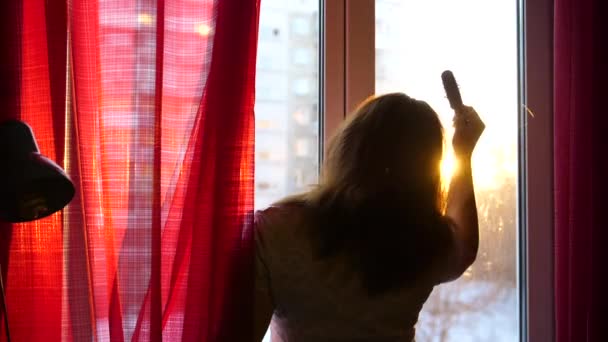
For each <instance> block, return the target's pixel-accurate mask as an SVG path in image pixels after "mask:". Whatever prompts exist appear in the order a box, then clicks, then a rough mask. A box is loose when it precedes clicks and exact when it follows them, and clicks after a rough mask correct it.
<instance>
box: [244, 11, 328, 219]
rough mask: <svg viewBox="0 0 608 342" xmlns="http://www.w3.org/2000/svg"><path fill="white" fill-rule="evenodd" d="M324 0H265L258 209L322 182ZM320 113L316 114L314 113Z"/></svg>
mask: <svg viewBox="0 0 608 342" xmlns="http://www.w3.org/2000/svg"><path fill="white" fill-rule="evenodd" d="M318 13H319V3H318V1H310V0H297V1H272V0H268V1H262V8H261V13H260V34H259V44H258V65H257V76H256V82H257V84H256V104H255V115H256V160H255V162H256V193H255V207H256V208H257V209H259V208H263V207H265V206H268V205H269V204H271V203H272V202H274V201H277V200H279V199H280V198H281V197H284V196H286V195H288V194H291V193H294V192H298V191H302V190H304V189H306V187H307V186H309V185H310V184H312V183H314V182H316V179H317V174H318V164H319V163H318V159H319V153H318V149H317V148H316V146H318V139H319V138H318V137H319V122H318V120H316V119H315V118H316V117H317V116H318V114H317V113H316V111H317V108H318V104H319V95H318V92H317V89H318V87H317V86H316V85H317V84H318V82H319V72H318V57H317V55H318V45H319V38H318V34H317V32H318V29H315V28H314V27H313V26H317V27H318V26H319V21H318V17H319V16H318ZM313 111H314V113H313Z"/></svg>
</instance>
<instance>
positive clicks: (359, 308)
mask: <svg viewBox="0 0 608 342" xmlns="http://www.w3.org/2000/svg"><path fill="white" fill-rule="evenodd" d="M454 127H455V133H454V137H453V140H452V145H453V148H454V152H455V154H456V157H457V160H458V163H459V166H458V169H457V171H456V172H455V174H454V175H453V176H452V179H451V182H450V186H449V190H448V192H447V196H445V195H444V193H443V192H442V191H441V174H440V161H441V159H442V154H443V147H444V137H443V128H442V126H441V123H440V121H439V118H438V117H437V114H436V113H435V112H434V111H433V109H432V108H431V107H430V106H429V105H428V104H427V103H426V102H423V101H419V100H416V99H413V98H410V97H408V96H407V95H404V94H400V93H395V94H387V95H383V96H378V97H374V98H371V99H369V100H367V101H365V102H364V103H362V104H361V105H360V107H359V108H358V109H357V110H356V111H355V112H354V113H353V114H352V115H351V116H350V117H349V118H348V119H347V120H346V121H345V122H344V123H343V125H342V126H341V128H340V129H339V131H338V132H337V133H336V134H335V136H334V137H333V139H332V140H331V143H330V145H329V148H328V151H327V157H326V159H325V161H324V165H323V168H322V174H321V177H320V182H319V184H318V185H317V186H316V187H314V188H313V189H311V190H310V191H308V192H306V193H303V194H299V195H296V196H292V197H289V198H286V199H284V200H282V201H280V202H278V203H276V204H274V205H272V206H271V207H270V208H268V209H266V210H264V211H261V212H258V213H257V214H256V219H255V248H256V250H255V258H256V259H255V293H254V299H255V306H254V307H255V316H254V318H255V319H254V323H255V325H254V327H255V329H254V330H255V340H256V341H260V340H261V339H262V337H263V336H264V333H265V332H266V329H267V328H268V324H269V323H270V322H271V326H272V329H273V342H277V341H276V340H278V341H279V342H280V341H283V342H301V341H315V342H316V341H375V342H379V341H413V340H414V335H415V324H416V322H417V320H418V314H419V312H420V310H421V308H422V305H423V304H424V302H425V301H426V300H427V298H428V297H429V295H430V294H431V291H432V290H433V287H434V286H435V285H437V284H440V283H442V282H447V281H451V280H454V279H456V278H458V277H459V276H460V275H461V274H462V273H463V272H464V271H465V270H466V269H467V268H468V267H469V266H470V265H471V264H472V263H473V261H474V260H475V257H476V254H477V249H478V244H479V234H478V223H477V209H476V205H475V195H474V192H473V180H472V172H471V154H472V153H473V149H474V147H475V145H476V143H477V140H478V139H479V137H480V135H481V133H482V132H483V130H484V128H485V126H484V124H483V122H482V121H481V120H480V118H479V116H478V115H477V113H476V112H475V110H473V108H471V107H467V106H462V107H461V108H458V109H457V110H456V112H455V115H454Z"/></svg>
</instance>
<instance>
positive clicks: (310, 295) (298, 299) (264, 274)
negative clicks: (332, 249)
mask: <svg viewBox="0 0 608 342" xmlns="http://www.w3.org/2000/svg"><path fill="white" fill-rule="evenodd" d="M304 212H305V211H304V210H303V209H302V208H301V207H298V206H291V205H290V206H288V207H271V208H269V209H267V210H265V211H263V212H259V213H257V214H256V225H255V246H256V268H255V270H256V277H255V282H256V284H255V286H256V290H257V291H256V296H267V298H263V299H268V300H270V302H271V303H272V304H273V306H274V315H273V318H272V322H271V328H272V330H273V342H309V341H310V342H313V341H314V342H319V341H336V342H337V341H375V342H382V341H408V342H409V341H413V340H414V335H415V329H414V326H415V324H416V321H417V320H418V313H419V312H420V310H421V308H422V305H423V304H424V302H425V301H426V300H427V298H428V297H429V295H430V294H431V291H432V289H433V286H434V283H433V282H431V281H425V280H420V281H419V283H418V284H417V286H416V287H414V288H410V289H407V290H405V289H404V290H400V291H392V292H390V293H387V294H383V295H380V296H375V297H370V296H368V295H367V293H366V291H365V289H364V288H363V287H362V283H361V280H360V278H359V276H358V274H357V272H355V271H354V270H352V269H350V268H349V266H348V263H346V262H345V260H344V257H341V256H338V257H334V258H329V259H318V258H316V257H315V256H314V253H313V248H312V243H311V239H310V235H309V234H308V229H307V228H308V227H309V226H310V225H309V224H308V222H310V219H307V217H306V215H304ZM257 300H260V298H257ZM277 339H278V341H277Z"/></svg>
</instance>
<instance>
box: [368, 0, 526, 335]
mask: <svg viewBox="0 0 608 342" xmlns="http://www.w3.org/2000/svg"><path fill="white" fill-rule="evenodd" d="M516 5H517V2H516V1H484V0H461V1H452V0H416V1H414V0H407V1H406V0H376V91H377V92H378V93H386V92H395V91H398V92H404V93H406V94H408V95H410V96H413V97H415V98H418V99H421V100H425V101H427V102H429V104H430V105H431V106H432V107H433V108H434V109H435V111H437V113H438V114H439V116H440V118H441V120H442V123H443V126H444V128H445V132H446V142H447V144H446V147H449V151H448V152H449V153H448V156H446V158H445V159H446V162H445V163H444V165H443V171H444V172H445V173H449V172H450V169H452V168H453V167H454V162H453V157H451V153H452V151H451V143H450V142H451V135H452V133H453V129H452V115H453V112H452V110H451V109H450V107H449V103H448V101H447V99H446V98H445V93H444V91H443V87H442V83H441V77H440V75H441V72H442V71H443V70H446V69H450V70H452V71H453V72H454V75H455V76H456V79H457V80H458V82H459V84H460V89H461V92H462V96H463V100H464V102H465V103H466V104H469V105H472V106H474V107H475V108H476V109H477V111H478V112H479V114H480V116H481V117H482V119H483V120H484V121H485V123H486V126H487V128H486V131H485V133H484V134H483V136H482V138H481V139H480V141H479V143H478V147H477V148H476V151H475V154H474V158H473V173H474V181H475V187H476V189H475V190H476V196H477V204H478V209H479V220H480V238H481V241H480V248H479V254H478V257H477V260H476V262H475V263H474V264H473V266H472V267H471V268H470V269H469V270H467V272H466V273H465V274H464V275H463V276H462V277H461V278H460V279H459V280H457V281H455V282H452V283H449V284H445V285H441V286H438V287H436V288H435V290H434V291H433V294H432V295H431V298H430V299H429V300H428V302H427V303H426V304H425V306H424V308H423V312H422V313H421V315H420V319H419V323H418V325H417V340H419V341H442V342H443V341H517V340H518V338H519V322H518V305H519V304H518V291H517V242H516V240H517V220H516V210H517V201H516V183H517V179H516V175H517V136H518V127H517V115H518V105H517V90H518V78H517V75H518V74H517V9H516Z"/></svg>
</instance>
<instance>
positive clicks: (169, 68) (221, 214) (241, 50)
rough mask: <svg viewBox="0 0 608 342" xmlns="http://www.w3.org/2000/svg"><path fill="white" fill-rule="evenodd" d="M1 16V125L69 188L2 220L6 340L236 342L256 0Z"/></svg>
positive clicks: (14, 9)
mask: <svg viewBox="0 0 608 342" xmlns="http://www.w3.org/2000/svg"><path fill="white" fill-rule="evenodd" d="M2 10H3V11H2V13H1V14H0V15H2V17H3V18H2V19H3V23H2V26H3V29H4V28H6V30H3V31H2V33H1V35H0V37H1V38H2V42H1V43H2V46H3V47H4V48H5V50H6V51H7V52H8V53H5V54H3V55H2V57H0V58H1V59H2V62H3V63H2V66H1V71H2V76H4V77H3V79H2V81H1V87H2V89H3V90H5V92H3V94H2V95H0V96H2V98H3V99H4V100H5V103H6V107H5V108H6V110H5V111H3V112H1V113H0V119H1V120H4V119H7V118H20V119H22V120H24V121H26V122H27V123H28V124H29V125H30V126H32V128H33V131H34V134H35V135H36V138H37V141H38V144H39V147H40V149H41V152H42V153H43V154H45V155H47V156H48V157H50V158H51V159H53V160H55V161H56V162H57V163H58V164H60V165H61V166H62V167H63V168H64V169H65V170H66V172H67V173H68V175H69V176H70V178H71V179H72V180H73V182H74V183H75V186H76V195H75V197H74V199H73V200H72V202H71V203H70V204H69V205H68V206H67V207H66V208H65V209H64V210H63V211H62V212H59V213H56V214H54V215H52V216H51V217H49V218H46V219H43V220H39V221H35V222H30V223H25V224H19V225H7V224H4V223H2V224H0V225H1V226H0V228H2V231H1V232H0V242H1V244H2V246H4V248H3V249H2V251H0V262H1V263H2V267H3V272H4V275H5V277H6V278H5V281H6V289H7V303H8V309H9V322H10V329H11V335H12V338H13V340H15V341H38V340H40V341H85V340H86V341H91V340H96V341H126V340H130V341H161V340H166V341H177V340H183V341H241V340H245V339H248V336H249V335H248V334H249V333H250V329H251V324H250V310H251V303H250V295H249V291H250V288H251V283H250V278H251V277H250V264H249V262H250V257H251V252H252V250H251V248H252V247H251V231H250V229H251V217H252V211H253V170H254V168H253V166H254V165H253V163H254V155H253V152H254V150H253V148H254V117H253V105H254V84H255V62H256V61H255V58H256V48H257V27H258V18H259V0H245V1H243V0H205V1H193V0H71V1H65V0H49V1H45V0H28V1H9V2H6V3H4V4H2ZM7 269H8V271H6V270H7ZM2 332H4V331H3V330H2ZM4 336H5V335H4V334H2V336H0V340H2V339H4V338H5V337H4Z"/></svg>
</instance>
